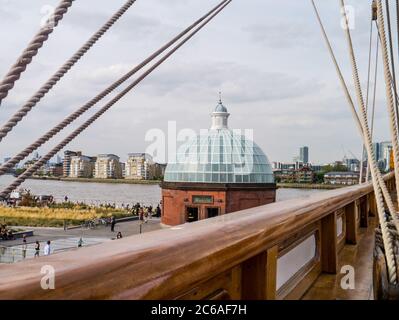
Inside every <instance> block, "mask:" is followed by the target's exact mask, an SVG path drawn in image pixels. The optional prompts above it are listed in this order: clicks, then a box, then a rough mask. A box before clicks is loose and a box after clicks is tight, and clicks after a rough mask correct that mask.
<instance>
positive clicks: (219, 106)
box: [215, 101, 227, 112]
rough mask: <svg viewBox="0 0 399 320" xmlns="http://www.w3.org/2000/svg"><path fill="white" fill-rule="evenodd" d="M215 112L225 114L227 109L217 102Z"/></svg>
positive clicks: (220, 102)
mask: <svg viewBox="0 0 399 320" xmlns="http://www.w3.org/2000/svg"><path fill="white" fill-rule="evenodd" d="M215 112H227V108H226V107H225V106H224V105H223V104H222V101H219V103H218V105H217V106H216V108H215Z"/></svg>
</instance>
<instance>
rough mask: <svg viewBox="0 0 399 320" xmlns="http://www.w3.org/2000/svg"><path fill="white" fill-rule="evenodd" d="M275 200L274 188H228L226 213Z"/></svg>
mask: <svg viewBox="0 0 399 320" xmlns="http://www.w3.org/2000/svg"><path fill="white" fill-rule="evenodd" d="M275 201H276V190H272V189H270V190H229V191H228V192H227V199H226V202H227V207H226V213H231V212H235V211H240V210H245V209H249V208H253V207H257V206H263V205H265V204H269V203H273V202H275Z"/></svg>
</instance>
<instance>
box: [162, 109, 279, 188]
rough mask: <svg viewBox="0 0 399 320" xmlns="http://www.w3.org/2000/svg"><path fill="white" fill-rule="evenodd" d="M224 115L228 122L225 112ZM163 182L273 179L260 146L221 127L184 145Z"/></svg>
mask: <svg viewBox="0 0 399 320" xmlns="http://www.w3.org/2000/svg"><path fill="white" fill-rule="evenodd" d="M217 109H218V110H220V107H219V108H218V107H217ZM215 112H217V113H220V111H216V110H215ZM215 112H214V114H215ZM225 112H226V119H227V117H228V115H229V114H228V113H227V109H226V111H225ZM164 181H165V182H197V183H274V176H273V171H272V168H271V165H270V162H269V160H268V159H267V157H266V155H265V154H264V153H263V151H262V149H261V148H259V146H257V145H256V144H255V143H254V142H253V141H252V140H250V139H248V138H246V137H245V136H244V135H242V134H240V133H238V132H236V131H234V130H230V129H228V128H227V127H223V128H220V129H214V128H211V129H210V130H209V131H208V132H207V133H205V134H201V135H198V136H196V137H195V138H193V139H191V140H189V141H188V142H187V143H185V144H183V145H182V146H181V147H180V148H179V149H178V151H177V154H176V159H175V161H171V162H170V163H169V164H168V166H167V167H166V171H165V178H164Z"/></svg>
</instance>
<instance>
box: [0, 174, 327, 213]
mask: <svg viewBox="0 0 399 320" xmlns="http://www.w3.org/2000/svg"><path fill="white" fill-rule="evenodd" d="M14 179H15V178H14V177H13V176H10V175H5V176H1V177H0V188H1V189H3V188H5V187H7V186H8V185H9V184H10V183H11V182H12V181H13V180H14ZM22 187H23V188H26V189H29V190H31V192H32V193H33V194H35V195H53V196H54V198H55V199H56V200H57V201H62V200H63V199H64V197H65V196H68V198H69V200H71V201H74V202H76V201H82V202H85V203H88V204H94V205H99V204H100V203H107V202H109V203H116V204H118V205H120V204H122V203H124V204H128V203H136V202H140V203H142V204H144V205H150V204H151V205H153V206H154V205H156V204H158V203H159V201H160V199H161V188H160V187H159V186H158V185H143V184H119V183H87V182H69V181H68V182H65V181H51V180H27V181H25V182H24V184H23V185H22ZM318 192H325V191H324V190H313V189H278V190H277V201H283V200H289V199H295V198H304V197H308V196H309V195H311V194H314V193H318Z"/></svg>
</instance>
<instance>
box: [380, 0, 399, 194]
mask: <svg viewBox="0 0 399 320" xmlns="http://www.w3.org/2000/svg"><path fill="white" fill-rule="evenodd" d="M377 7H378V10H377V12H378V28H379V33H380V41H381V50H382V58H383V66H384V77H385V82H386V95H387V102H388V103H387V107H388V114H389V119H390V122H389V124H390V130H391V135H392V147H393V153H394V164H395V165H394V167H395V168H394V170H395V182H396V185H397V186H399V140H398V139H399V136H398V129H397V121H396V120H397V118H396V114H395V106H394V97H393V94H392V88H391V79H392V75H391V74H390V70H389V54H388V49H387V39H386V34H385V22H384V13H383V8H382V3H381V0H378V1H377ZM396 191H397V194H398V195H399V188H397V190H396ZM398 199H399V198H398Z"/></svg>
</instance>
